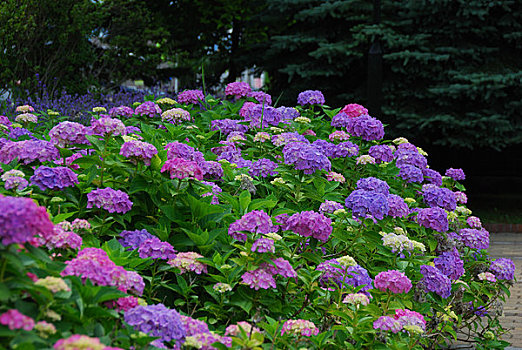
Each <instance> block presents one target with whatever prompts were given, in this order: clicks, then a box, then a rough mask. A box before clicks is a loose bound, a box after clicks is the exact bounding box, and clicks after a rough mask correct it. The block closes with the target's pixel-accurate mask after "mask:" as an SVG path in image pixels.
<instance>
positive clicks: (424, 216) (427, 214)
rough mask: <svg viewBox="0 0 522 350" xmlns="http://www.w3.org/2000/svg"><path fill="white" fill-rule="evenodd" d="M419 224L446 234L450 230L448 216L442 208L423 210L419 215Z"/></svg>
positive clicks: (420, 210)
mask: <svg viewBox="0 0 522 350" xmlns="http://www.w3.org/2000/svg"><path fill="white" fill-rule="evenodd" d="M417 223H418V224H419V225H421V226H424V227H426V228H431V229H433V230H435V231H438V232H446V231H448V228H449V223H448V215H447V214H446V212H445V211H444V209H442V208H438V207H435V208H421V209H419V212H418V214H417Z"/></svg>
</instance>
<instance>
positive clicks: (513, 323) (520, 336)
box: [488, 233, 522, 349]
mask: <svg viewBox="0 0 522 350" xmlns="http://www.w3.org/2000/svg"><path fill="white" fill-rule="evenodd" d="M488 251H489V253H490V254H491V256H492V257H495V258H510V259H512V260H513V261H514V262H515V266H516V270H515V278H516V279H517V282H515V284H514V285H513V287H511V288H510V291H511V297H510V298H509V299H508V300H507V301H506V304H505V305H504V314H503V316H502V318H501V322H502V325H503V327H504V328H505V329H508V330H509V333H507V334H505V335H504V340H506V341H508V342H510V343H511V346H512V348H509V349H517V348H522V233H491V235H490V245H489V249H488Z"/></svg>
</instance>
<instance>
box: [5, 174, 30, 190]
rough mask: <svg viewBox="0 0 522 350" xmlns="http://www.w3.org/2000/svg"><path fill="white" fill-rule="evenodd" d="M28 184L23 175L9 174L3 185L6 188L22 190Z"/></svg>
mask: <svg viewBox="0 0 522 350" xmlns="http://www.w3.org/2000/svg"><path fill="white" fill-rule="evenodd" d="M28 185H29V182H28V181H27V180H26V179H24V178H23V177H18V176H11V177H8V178H7V179H6V180H5V184H4V187H5V189H6V190H17V191H22V190H24V189H25V188H26V187H27V186H28Z"/></svg>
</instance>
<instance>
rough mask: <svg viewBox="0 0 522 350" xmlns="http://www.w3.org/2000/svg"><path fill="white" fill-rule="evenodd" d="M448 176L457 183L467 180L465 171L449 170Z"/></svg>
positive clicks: (447, 171)
mask: <svg viewBox="0 0 522 350" xmlns="http://www.w3.org/2000/svg"><path fill="white" fill-rule="evenodd" d="M445 175H446V176H449V177H451V178H452V179H453V180H455V181H462V180H466V174H464V170H462V169H460V168H459V169H453V168H449V169H447V170H446V174H445Z"/></svg>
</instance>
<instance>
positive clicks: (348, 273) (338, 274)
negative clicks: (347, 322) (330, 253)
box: [316, 259, 373, 295]
mask: <svg viewBox="0 0 522 350" xmlns="http://www.w3.org/2000/svg"><path fill="white" fill-rule="evenodd" d="M316 270H317V271H322V272H323V274H322V276H321V282H322V283H323V284H325V285H328V283H333V284H336V285H341V284H343V283H344V284H346V285H351V286H353V287H356V288H357V287H360V286H362V288H361V290H360V292H362V293H364V294H367V295H369V293H368V292H367V290H368V289H370V288H372V282H373V281H372V278H371V277H370V275H368V271H366V269H364V268H363V267H361V266H359V265H350V266H344V265H343V264H341V262H340V261H339V260H338V259H330V260H326V261H323V262H322V263H320V264H319V265H317V268H316Z"/></svg>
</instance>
